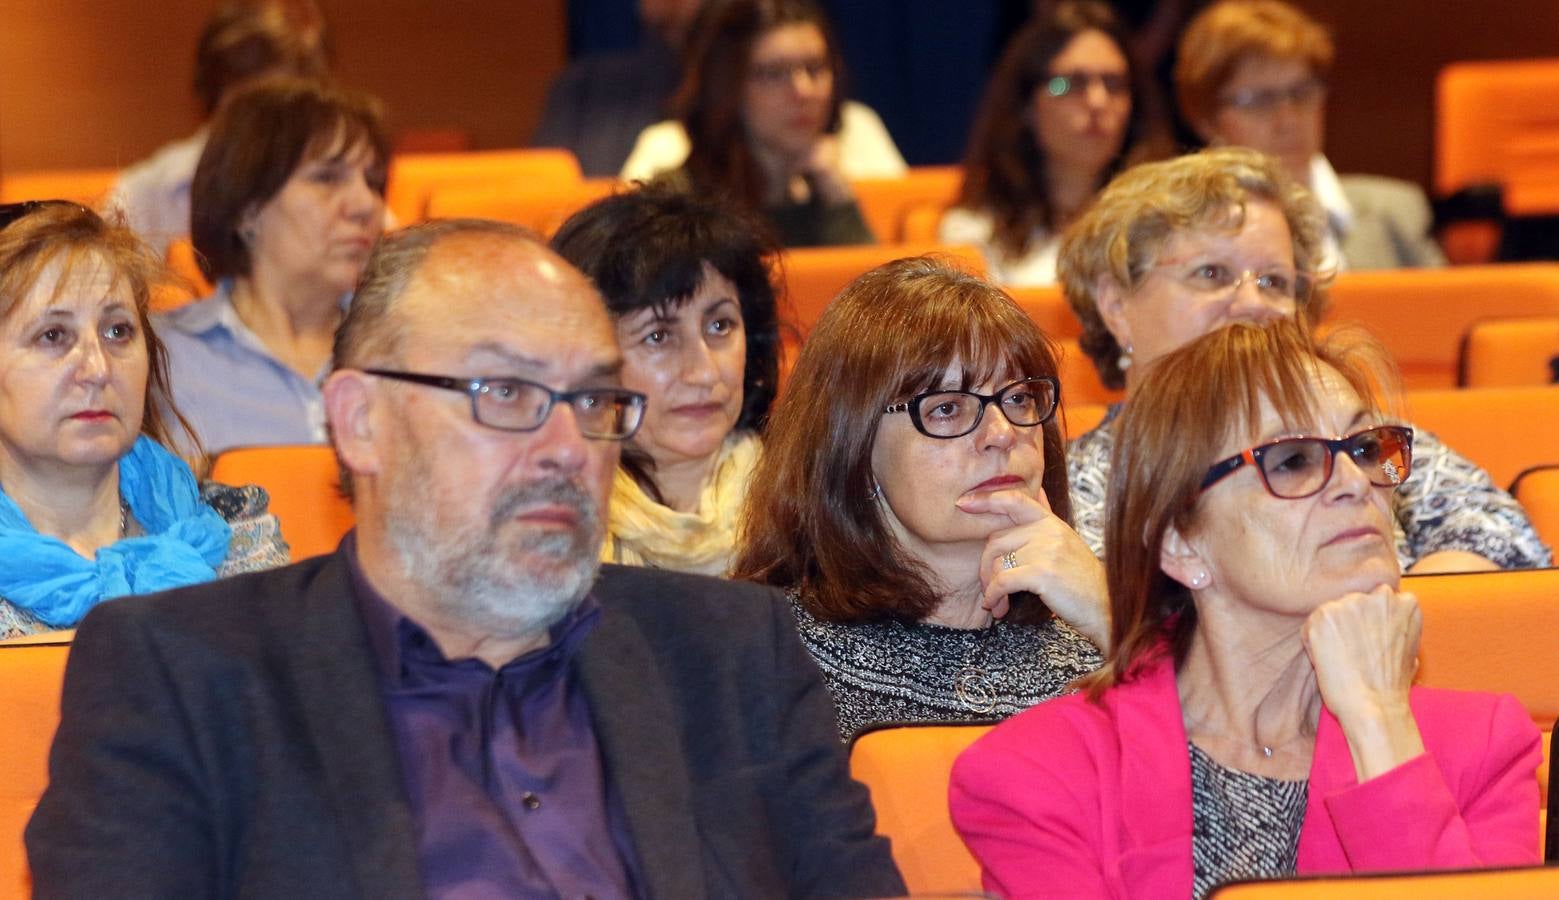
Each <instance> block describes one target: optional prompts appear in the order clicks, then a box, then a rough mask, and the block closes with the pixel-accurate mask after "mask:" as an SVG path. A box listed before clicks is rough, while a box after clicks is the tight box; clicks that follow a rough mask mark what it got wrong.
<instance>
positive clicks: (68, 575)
mask: <svg viewBox="0 0 1559 900" xmlns="http://www.w3.org/2000/svg"><path fill="white" fill-rule="evenodd" d="M119 495H120V496H121V497H123V498H124V500H125V502H126V503H128V504H129V506H130V512H131V513H132V514H134V516H135V520H136V521H137V522H139V523H141V527H142V528H143V529H144V530H145V532H146V533H145V534H144V535H142V536H138V537H130V538H121V539H120V540H119V541H117V542H115V543H113V544H110V545H109V546H107V547H102V548H100V549H99V550H98V551H97V558H96V559H87V558H86V557H83V556H82V555H81V554H79V553H77V552H76V551H75V550H72V549H71V548H70V546H69V545H68V544H66V543H65V542H64V541H62V540H60V539H59V538H55V537H50V536H48V535H46V534H39V533H38V531H37V529H35V528H33V527H32V525H31V524H30V523H29V522H28V521H27V517H26V516H25V515H23V514H22V510H21V508H20V507H18V506H17V505H16V501H14V500H12V499H11V498H10V497H8V496H6V494H5V492H4V491H3V490H0V597H4V598H5V599H6V600H8V601H10V602H11V603H13V604H15V605H16V606H19V607H21V608H23V609H25V610H27V611H28V612H30V613H32V614H33V615H34V616H36V617H37V618H38V619H40V620H41V621H42V622H43V623H44V624H46V625H49V626H51V627H54V628H69V627H71V626H73V625H75V624H76V623H77V622H79V621H81V617H82V616H84V615H86V614H87V610H89V609H91V608H92V607H93V606H96V605H97V604H98V603H99V602H101V601H103V600H107V599H109V598H111V597H122V596H125V595H126V594H149V593H152V592H154V591H160V590H166V589H168V588H175V587H182V586H184V585H186V584H194V583H196V582H200V581H210V580H211V579H212V578H215V577H216V567H217V565H218V564H220V563H221V562H222V560H223V558H224V557H226V556H227V545H228V542H229V541H230V540H231V538H232V529H230V528H228V526H227V522H225V521H223V519H222V517H221V516H220V515H218V514H217V511H216V510H214V509H212V508H211V507H209V506H207V505H206V504H204V503H202V502H200V486H199V485H197V484H196V483H195V476H194V474H193V473H191V472H190V470H189V466H186V465H185V464H184V463H183V461H182V460H180V459H179V458H178V457H176V456H174V455H173V454H172V453H169V452H168V451H167V450H164V449H163V448H162V447H161V446H160V445H159V444H158V443H157V442H156V441H153V440H152V439H151V438H148V437H141V438H138V439H137V440H136V442H135V445H134V446H133V447H131V448H130V452H129V453H126V454H125V455H124V456H123V457H121V458H120V460H119Z"/></svg>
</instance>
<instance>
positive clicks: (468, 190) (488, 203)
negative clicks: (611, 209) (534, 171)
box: [428, 178, 625, 237]
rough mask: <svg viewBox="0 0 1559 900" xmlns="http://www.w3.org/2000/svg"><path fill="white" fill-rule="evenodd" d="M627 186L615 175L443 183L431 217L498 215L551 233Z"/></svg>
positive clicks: (432, 200) (436, 193) (436, 192)
mask: <svg viewBox="0 0 1559 900" xmlns="http://www.w3.org/2000/svg"><path fill="white" fill-rule="evenodd" d="M624 187H625V186H624V185H623V183H622V182H620V181H618V180H617V179H615V178H588V179H585V180H583V181H577V182H573V183H552V184H540V185H536V186H533V187H509V188H505V189H503V190H494V189H492V188H486V187H472V186H469V185H458V186H454V187H441V188H436V189H434V191H433V193H432V195H431V196H430V197H429V198H428V218H430V219H454V218H465V217H471V218H478V219H497V220H498V221H500V222H512V223H514V224H515V225H523V226H525V227H526V228H529V229H530V230H532V231H534V232H536V233H537V234H539V235H542V236H544V237H550V236H551V235H552V234H553V233H554V232H556V231H557V230H558V226H560V225H562V224H563V221H564V220H565V219H567V218H568V217H569V216H571V215H573V214H574V213H576V212H578V211H579V210H581V209H583V208H584V207H586V206H589V205H590V204H591V203H594V202H595V201H597V200H599V199H601V198H602V197H607V196H610V195H611V194H612V193H613V192H615V191H618V190H622V189H624Z"/></svg>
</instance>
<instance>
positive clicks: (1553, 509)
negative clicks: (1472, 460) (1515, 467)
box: [1510, 465, 1559, 602]
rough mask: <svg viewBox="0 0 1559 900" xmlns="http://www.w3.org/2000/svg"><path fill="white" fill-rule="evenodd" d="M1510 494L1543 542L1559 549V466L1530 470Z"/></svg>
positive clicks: (1511, 488) (1517, 480) (1523, 474)
mask: <svg viewBox="0 0 1559 900" xmlns="http://www.w3.org/2000/svg"><path fill="white" fill-rule="evenodd" d="M1510 492H1511V493H1512V494H1515V495H1516V499H1517V500H1519V501H1521V505H1522V507H1524V508H1525V509H1526V511H1527V515H1528V516H1530V517H1531V519H1532V525H1533V526H1534V527H1535V528H1537V534H1538V536H1539V537H1541V538H1542V539H1543V542H1544V543H1545V544H1547V545H1548V546H1550V547H1559V465H1547V466H1533V467H1532V468H1530V469H1527V470H1526V471H1525V472H1522V473H1521V474H1520V475H1518V476H1516V483H1515V484H1513V485H1511V487H1510ZM1555 602H1559V600H1556V601H1555Z"/></svg>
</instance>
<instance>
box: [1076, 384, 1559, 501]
mask: <svg viewBox="0 0 1559 900" xmlns="http://www.w3.org/2000/svg"><path fill="white" fill-rule="evenodd" d="M1063 396H1064V395H1063ZM1405 407H1406V408H1405V410H1404V412H1405V413H1406V416H1405V417H1406V419H1407V421H1408V422H1410V423H1412V424H1413V425H1416V426H1418V427H1419V428H1425V429H1428V430H1429V431H1432V432H1434V434H1435V436H1436V437H1438V438H1440V439H1441V440H1442V441H1444V442H1445V443H1446V445H1448V446H1449V447H1451V448H1452V449H1453V450H1456V451H1457V452H1459V453H1461V454H1462V455H1463V456H1465V457H1467V458H1468V459H1470V460H1472V461H1473V462H1475V463H1477V464H1478V465H1480V466H1482V467H1483V468H1484V469H1487V470H1488V473H1489V475H1490V476H1492V477H1493V478H1494V483H1495V484H1497V485H1499V486H1501V487H1506V486H1508V485H1509V484H1510V483H1511V482H1512V481H1513V480H1515V477H1516V476H1517V475H1519V474H1520V473H1521V471H1522V470H1523V469H1526V468H1529V467H1531V466H1538V465H1544V464H1546V463H1555V462H1559V387H1514V388H1463V389H1461V390H1450V391H1409V392H1408V393H1407V396H1406V398H1405Z"/></svg>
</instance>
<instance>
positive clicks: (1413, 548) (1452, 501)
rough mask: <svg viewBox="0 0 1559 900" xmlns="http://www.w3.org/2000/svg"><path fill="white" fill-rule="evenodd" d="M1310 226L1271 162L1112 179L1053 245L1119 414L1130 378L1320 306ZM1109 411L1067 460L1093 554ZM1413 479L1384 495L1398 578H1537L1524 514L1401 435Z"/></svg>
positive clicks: (1228, 158) (1316, 242) (1449, 454)
mask: <svg viewBox="0 0 1559 900" xmlns="http://www.w3.org/2000/svg"><path fill="white" fill-rule="evenodd" d="M1322 222H1323V218H1322V213H1321V211H1320V209H1319V208H1318V207H1317V206H1316V205H1315V202H1314V201H1313V200H1312V199H1311V196H1310V193H1309V192H1308V191H1306V190H1305V189H1304V188H1303V187H1301V186H1299V185H1298V184H1296V183H1295V182H1294V181H1293V180H1292V179H1290V178H1289V177H1288V176H1287V175H1286V174H1285V173H1284V171H1283V169H1282V166H1281V165H1280V164H1279V163H1278V162H1276V161H1275V160H1274V159H1273V158H1271V157H1268V156H1264V155H1262V154H1260V153H1256V152H1255V151H1252V150H1246V149H1241V148H1224V149H1217V150H1204V151H1202V152H1201V153H1196V154H1192V155H1189V156H1183V157H1180V158H1178V159H1173V160H1168V161H1165V162H1159V163H1146V164H1143V165H1140V166H1137V167H1136V168H1133V169H1130V170H1128V171H1126V172H1125V173H1123V174H1121V175H1120V176H1118V177H1117V178H1116V179H1115V180H1114V181H1112V182H1111V183H1110V185H1109V186H1108V187H1106V188H1105V189H1104V190H1103V191H1102V192H1101V193H1100V195H1099V197H1098V199H1097V200H1096V201H1095V202H1094V204H1093V205H1092V206H1091V207H1090V208H1089V209H1088V211H1087V212H1086V213H1085V214H1084V215H1083V216H1082V218H1080V219H1078V220H1077V221H1076V222H1075V223H1073V224H1072V227H1071V228H1069V229H1068V230H1067V233H1066V235H1065V236H1064V237H1063V239H1062V245H1061V260H1060V274H1061V282H1062V285H1063V289H1064V290H1065V292H1066V298H1067V301H1068V302H1069V303H1070V304H1071V306H1072V309H1073V311H1074V312H1076V313H1077V317H1078V318H1079V319H1080V320H1081V321H1082V324H1083V336H1082V339H1081V343H1082V348H1083V352H1085V353H1087V354H1088V355H1089V357H1091V358H1092V360H1093V363H1094V366H1095V367H1096V368H1097V369H1098V370H1099V377H1100V378H1101V379H1102V380H1103V381H1104V383H1105V384H1106V385H1109V386H1110V387H1117V388H1118V387H1121V386H1123V385H1124V386H1125V388H1126V391H1127V393H1126V404H1125V405H1126V406H1128V407H1129V406H1130V405H1131V402H1132V400H1131V398H1132V395H1133V392H1135V391H1136V389H1137V388H1138V387H1140V385H1141V382H1142V377H1143V376H1142V375H1141V373H1142V371H1143V366H1144V365H1145V364H1146V363H1150V362H1152V361H1153V360H1155V359H1157V358H1158V357H1160V356H1163V355H1164V354H1166V353H1168V352H1170V351H1172V350H1174V349H1175V348H1177V347H1179V346H1180V345H1182V344H1184V343H1186V342H1187V341H1189V340H1191V339H1193V338H1196V337H1200V336H1201V335H1203V334H1206V333H1207V332H1209V331H1211V330H1213V329H1216V328H1220V327H1222V326H1224V325H1227V324H1229V323H1230V322H1238V321H1250V322H1266V321H1270V320H1272V319H1277V318H1289V317H1293V316H1295V315H1296V314H1298V313H1300V312H1307V313H1308V316H1307V318H1308V319H1309V320H1311V321H1315V320H1316V319H1318V318H1319V317H1320V315H1321V312H1322V310H1323V309H1324V306H1325V293H1324V290H1323V289H1322V288H1324V279H1323V280H1321V281H1320V282H1319V284H1320V287H1317V286H1316V285H1317V284H1318V280H1317V277H1316V275H1315V273H1316V271H1317V269H1318V268H1319V266H1320V258H1321V245H1322V241H1323V237H1322V234H1323V229H1324V225H1323V224H1322ZM1119 412H1120V406H1119V405H1117V406H1116V407H1114V408H1112V409H1111V410H1110V412H1109V414H1108V415H1107V416H1106V417H1105V419H1104V421H1103V423H1101V424H1100V425H1099V427H1097V428H1095V429H1094V430H1092V431H1090V432H1088V433H1086V434H1084V435H1082V436H1081V437H1079V438H1077V439H1076V440H1074V441H1073V442H1072V444H1071V446H1069V447H1068V448H1067V464H1068V468H1069V472H1070V480H1071V485H1072V512H1073V516H1074V521H1075V522H1076V525H1077V532H1078V534H1080V535H1082V536H1083V539H1084V540H1086V541H1087V542H1088V545H1089V546H1091V547H1093V548H1094V550H1095V551H1099V550H1101V549H1102V548H1103V545H1104V533H1105V529H1106V523H1105V521H1104V510H1105V486H1106V485H1107V484H1108V483H1109V480H1110V472H1111V469H1110V453H1111V451H1112V449H1113V448H1114V445H1115V442H1116V441H1115V435H1116V429H1115V424H1114V422H1115V419H1116V417H1117V415H1118V414H1119ZM1414 432H1415V435H1416V438H1415V441H1414V450H1415V453H1414V467H1413V468H1414V476H1413V478H1412V479H1410V480H1409V481H1408V482H1407V483H1406V484H1404V485H1403V486H1402V489H1401V490H1399V491H1396V492H1394V493H1393V494H1392V495H1391V507H1392V511H1393V519H1394V522H1395V528H1396V543H1397V558H1398V559H1399V560H1400V562H1401V564H1402V568H1403V569H1405V570H1408V571H1410V572H1415V573H1424V572H1446V571H1466V570H1473V569H1492V568H1526V567H1532V566H1546V565H1548V562H1549V550H1548V548H1547V547H1546V546H1545V545H1544V544H1543V542H1542V540H1541V539H1540V538H1539V537H1538V535H1537V531H1536V529H1534V528H1533V527H1532V523H1531V521H1530V520H1529V519H1528V518H1527V515H1526V512H1525V511H1523V510H1522V509H1521V505H1520V504H1518V503H1517V502H1516V501H1515V499H1514V498H1513V497H1511V496H1510V495H1509V494H1507V493H1506V492H1504V491H1503V490H1500V489H1499V488H1498V487H1496V486H1495V485H1494V482H1493V480H1492V479H1490V478H1489V475H1488V473H1487V472H1485V471H1483V470H1482V469H1480V468H1478V467H1477V466H1476V465H1474V464H1473V463H1472V462H1470V461H1468V460H1467V459H1465V458H1463V457H1462V456H1460V455H1459V454H1457V453H1456V452H1455V451H1454V450H1452V449H1450V448H1449V447H1447V446H1445V445H1444V444H1443V443H1441V442H1440V441H1439V439H1437V438H1436V437H1435V436H1434V435H1432V434H1430V433H1429V432H1427V431H1424V430H1423V429H1414Z"/></svg>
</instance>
